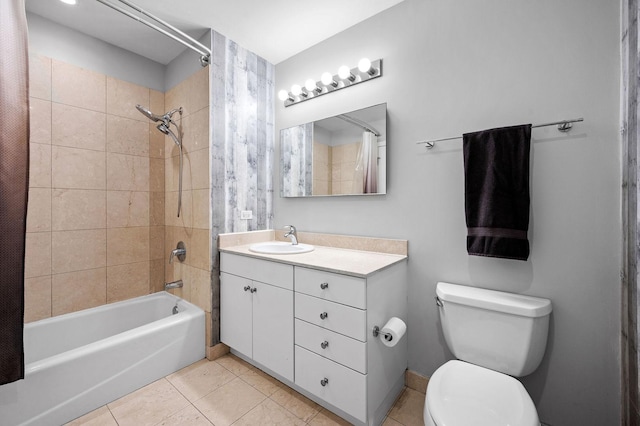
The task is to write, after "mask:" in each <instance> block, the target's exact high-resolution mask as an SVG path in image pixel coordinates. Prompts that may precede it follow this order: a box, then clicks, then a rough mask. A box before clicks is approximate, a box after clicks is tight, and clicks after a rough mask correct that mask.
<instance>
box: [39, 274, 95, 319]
mask: <svg viewBox="0 0 640 426" xmlns="http://www.w3.org/2000/svg"><path fill="white" fill-rule="evenodd" d="M51 287H52V296H51V305H52V315H54V316H55V315H62V314H66V313H69V312H76V311H80V310H82V309H88V308H93V307H96V306H100V305H104V304H105V303H106V300H107V299H106V294H107V270H106V268H97V269H89V270H85V271H75V272H69V273H64V274H57V275H54V276H53V278H52V286H51Z"/></svg>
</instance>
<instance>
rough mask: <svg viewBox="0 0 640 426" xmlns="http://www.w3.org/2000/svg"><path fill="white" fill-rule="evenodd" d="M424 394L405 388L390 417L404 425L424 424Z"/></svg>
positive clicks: (390, 412)
mask: <svg viewBox="0 0 640 426" xmlns="http://www.w3.org/2000/svg"><path fill="white" fill-rule="evenodd" d="M423 410H424V394H423V393H421V392H418V391H415V390H413V389H409V388H405V390H404V391H403V392H402V394H401V395H400V398H398V400H397V401H396V402H395V404H394V405H393V407H392V408H391V410H390V411H389V417H390V418H391V419H393V420H395V421H397V422H400V423H401V424H403V425H423V424H424V420H423Z"/></svg>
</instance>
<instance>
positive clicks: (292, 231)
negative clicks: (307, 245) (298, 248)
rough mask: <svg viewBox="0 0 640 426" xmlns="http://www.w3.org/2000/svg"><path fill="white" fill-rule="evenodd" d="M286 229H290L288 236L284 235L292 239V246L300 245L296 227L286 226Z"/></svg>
mask: <svg viewBox="0 0 640 426" xmlns="http://www.w3.org/2000/svg"><path fill="white" fill-rule="evenodd" d="M284 228H285V229H289V230H288V231H287V233H286V234H284V237H285V238H291V244H293V245H294V246H295V245H296V244H298V234H297V233H296V227H295V226H293V225H285V226H284Z"/></svg>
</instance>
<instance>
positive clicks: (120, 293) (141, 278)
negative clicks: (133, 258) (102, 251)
mask: <svg viewBox="0 0 640 426" xmlns="http://www.w3.org/2000/svg"><path fill="white" fill-rule="evenodd" d="M148 293H149V262H140V263H129V264H127V265H115V266H108V267H107V303H113V302H117V301H119V300H126V299H131V298H134V297H138V296H143V295H145V294H148Z"/></svg>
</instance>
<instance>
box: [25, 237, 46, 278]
mask: <svg viewBox="0 0 640 426" xmlns="http://www.w3.org/2000/svg"><path fill="white" fill-rule="evenodd" d="M43 275H51V232H27V235H26V239H25V260H24V276H25V278H32V277H39V276H43Z"/></svg>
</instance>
